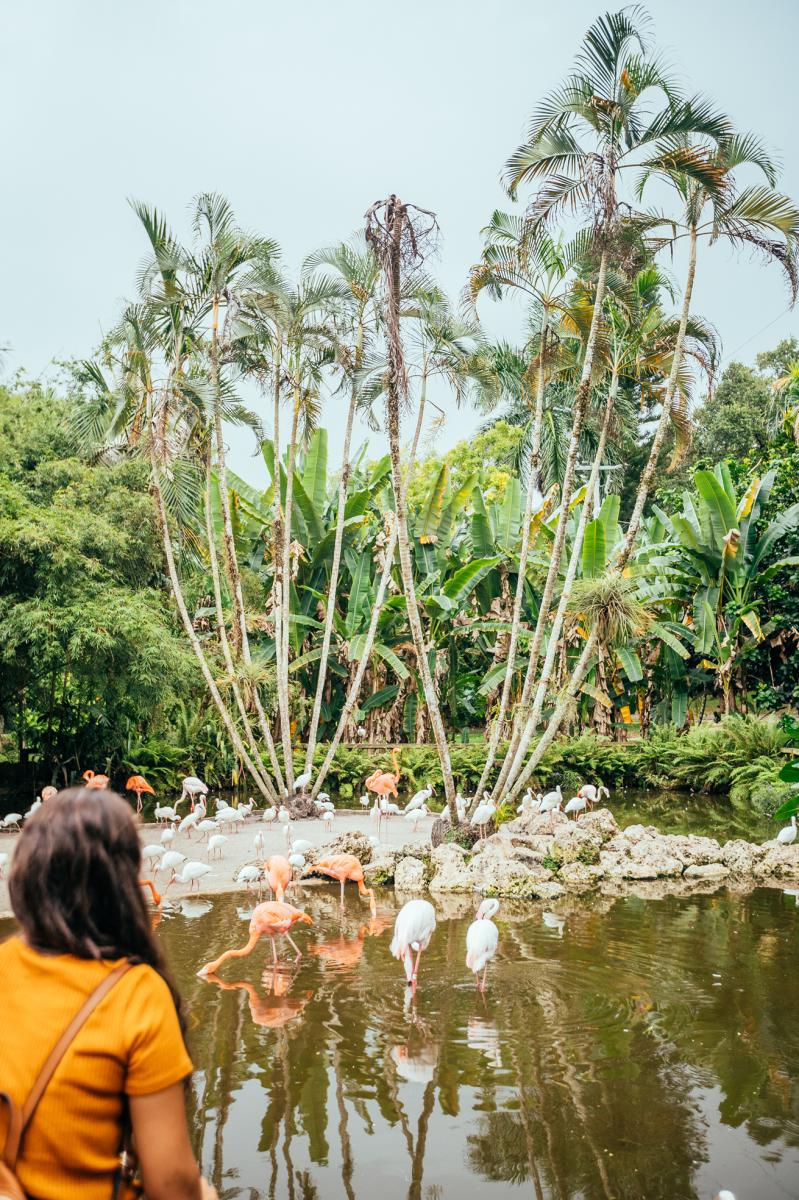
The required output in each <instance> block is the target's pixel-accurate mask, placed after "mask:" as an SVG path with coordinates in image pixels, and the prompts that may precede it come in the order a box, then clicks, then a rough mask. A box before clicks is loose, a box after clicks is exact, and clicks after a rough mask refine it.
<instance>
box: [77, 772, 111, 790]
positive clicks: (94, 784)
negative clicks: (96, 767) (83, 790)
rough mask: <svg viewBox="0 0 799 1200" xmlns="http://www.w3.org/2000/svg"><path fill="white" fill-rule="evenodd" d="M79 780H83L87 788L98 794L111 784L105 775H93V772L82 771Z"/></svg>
mask: <svg viewBox="0 0 799 1200" xmlns="http://www.w3.org/2000/svg"><path fill="white" fill-rule="evenodd" d="M81 778H82V779H83V780H85V782H86V787H87V788H92V789H93V790H95V791H98V792H100V791H105V789H106V788H107V787H108V785H109V783H110V782H111V780H110V779H109V778H108V776H107V775H95V773H94V771H84V772H83V775H82V776H81Z"/></svg>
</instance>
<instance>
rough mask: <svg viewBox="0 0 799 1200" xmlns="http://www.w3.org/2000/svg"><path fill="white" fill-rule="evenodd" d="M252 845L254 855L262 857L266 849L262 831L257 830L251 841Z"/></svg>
mask: <svg viewBox="0 0 799 1200" xmlns="http://www.w3.org/2000/svg"><path fill="white" fill-rule="evenodd" d="M252 845H253V849H254V850H255V853H256V854H260V855H263V853H264V850H265V849H266V838H265V837H264V833H263V830H261V829H259V830H258V832H257V833H256V835H255V837H254V838H253V839H252Z"/></svg>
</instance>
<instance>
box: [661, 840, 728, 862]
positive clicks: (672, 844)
mask: <svg viewBox="0 0 799 1200" xmlns="http://www.w3.org/2000/svg"><path fill="white" fill-rule="evenodd" d="M660 841H661V843H662V844H663V847H664V849H665V850H666V851H667V852H668V853H669V854H673V855H674V857H675V858H679V859H680V861H681V862H682V863H683V865H684V866H685V867H693V866H700V867H701V866H707V865H710V864H712V863H718V862H719V861H720V859H721V846H720V845H719V843H718V842H717V841H716V839H715V838H711V837H696V836H695V835H693V834H688V835H683V834H673V833H672V834H661V835H660Z"/></svg>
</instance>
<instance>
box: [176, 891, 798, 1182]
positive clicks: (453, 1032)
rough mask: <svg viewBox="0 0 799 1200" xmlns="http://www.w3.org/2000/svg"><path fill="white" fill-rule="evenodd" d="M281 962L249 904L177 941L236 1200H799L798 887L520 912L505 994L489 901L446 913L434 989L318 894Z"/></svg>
mask: <svg viewBox="0 0 799 1200" xmlns="http://www.w3.org/2000/svg"><path fill="white" fill-rule="evenodd" d="M302 906H303V907H305V908H306V909H307V910H308V911H309V912H311V914H312V915H313V917H314V919H315V925H314V927H313V928H312V929H305V928H304V927H303V928H302V930H301V932H300V933H298V934H297V940H298V942H299V943H300V944H301V946H302V948H303V949H304V951H305V954H304V957H303V959H302V960H301V962H300V963H299V964H298V965H297V966H294V965H293V964H292V965H291V966H290V967H289V966H286V967H284V968H283V969H281V970H280V971H279V972H277V973H273V971H272V970H271V968H269V969H267V970H264V968H265V967H266V963H267V953H268V946H267V945H266V944H263V945H262V947H259V948H258V950H256V952H255V953H254V954H253V955H252V956H251V957H250V958H247V959H242V960H238V961H236V960H233V961H229V962H228V963H227V964H225V966H224V967H223V968H222V969H221V972H220V973H221V975H222V976H223V977H224V979H225V987H224V989H223V988H222V987H220V986H218V985H216V984H214V983H213V982H209V981H205V980H202V979H198V978H197V977H196V976H195V974H194V972H195V971H196V969H197V967H198V966H199V965H200V964H201V963H202V962H203V961H205V960H206V959H207V958H208V957H209V955H211V954H213V955H215V954H217V953H218V952H219V951H221V950H222V949H224V948H226V947H227V946H229V945H232V944H236V943H239V942H243V941H245V940H246V923H245V921H244V919H243V918H244V917H245V916H246V915H247V914H246V912H245V910H244V909H243V908H242V907H241V900H240V899H239V898H238V897H229V896H225V897H220V898H217V899H214V900H210V899H208V900H205V899H201V900H194V901H186V902H184V906H183V911H182V912H178V913H176V914H174V915H170V914H166V915H165V916H164V917H163V919H162V920H161V922H160V924H159V927H158V932H159V935H160V936H161V937H162V938H163V941H164V943H165V946H166V949H167V951H168V954H169V957H170V960H171V961H172V964H173V966H174V969H175V971H176V973H177V975H178V978H179V982H180V985H181V988H182V990H183V993H184V996H185V998H186V1001H187V1006H188V1010H189V1024H190V1038H191V1049H192V1053H193V1057H194V1061H195V1064H196V1068H197V1075H196V1077H195V1082H194V1087H193V1093H192V1099H191V1107H192V1123H193V1127H194V1136H195V1144H196V1148H197V1151H198V1154H199V1155H200V1156H201V1158H202V1161H203V1163H204V1166H205V1169H206V1171H207V1173H208V1174H209V1176H210V1177H211V1178H212V1179H213V1181H214V1182H215V1183H216V1185H217V1187H218V1188H219V1189H220V1194H221V1195H224V1196H225V1197H234V1196H235V1197H237V1196H242V1197H246V1198H247V1200H254V1198H255V1197H263V1198H264V1200H266V1198H267V1197H270V1198H271V1197H277V1198H283V1197H285V1198H288V1200H311V1198H312V1197H320V1198H328V1197H337V1196H346V1197H348V1198H352V1197H372V1198H373V1197H375V1196H378V1197H380V1198H381V1200H393V1198H394V1197H410V1198H411V1200H414V1198H415V1200H438V1198H439V1197H453V1198H458V1200H468V1198H470V1197H478V1196H479V1197H486V1196H492V1197H509V1196H514V1197H517V1196H530V1197H535V1198H536V1200H541V1198H544V1197H545V1198H547V1200H550V1198H552V1200H567V1198H568V1200H578V1198H579V1200H594V1198H597V1200H606V1198H609V1197H618V1198H620V1200H644V1198H645V1200H660V1198H662V1200H667V1198H668V1200H681V1198H688V1197H699V1198H702V1200H704V1198H705V1197H707V1198H710V1197H713V1196H714V1195H715V1194H716V1191H717V1190H718V1189H719V1188H720V1187H725V1186H726V1187H732V1188H733V1189H734V1191H735V1194H736V1196H737V1198H738V1200H784V1198H785V1197H795V1196H799V1023H798V1022H797V1019H796V1017H797V1013H799V974H798V973H797V970H796V966H797V948H798V947H799V942H798V941H797V938H798V937H799V908H797V907H796V903H795V900H794V898H793V897H791V896H788V895H785V894H784V893H783V892H781V891H779V890H767V889H760V890H758V891H756V892H753V893H751V894H750V895H747V896H735V895H731V894H728V893H726V892H720V893H719V894H718V895H716V896H693V897H690V898H686V899H674V898H670V899H665V900H661V901H652V900H646V901H644V900H637V899H623V900H610V899H605V898H594V899H590V900H586V899H580V900H572V901H570V902H568V903H567V904H560V905H559V906H558V911H557V914H550V913H547V914H546V915H545V913H544V911H543V910H542V909H540V908H530V907H528V908H526V909H523V910H522V909H517V910H514V911H510V910H509V909H508V906H505V907H504V908H503V910H502V911H501V913H500V916H499V918H498V924H499V926H500V950H499V955H498V960H497V961H496V963H495V965H494V967H493V968H492V970H491V972H490V976H489V979H490V985H489V991H488V994H487V996H486V997H485V998H483V997H482V996H481V995H479V994H478V993H477V992H476V990H475V988H474V985H473V983H472V981H471V976H468V975H467V973H466V971H465V968H464V955H465V950H464V940H465V934H466V927H467V924H468V921H469V919H470V918H471V911H472V907H473V905H472V901H471V899H470V898H457V899H454V898H453V900H451V901H449V902H446V903H445V902H444V901H441V902H439V903H438V905H437V906H438V908H439V926H438V929H437V931H436V934H435V936H434V939H433V943H432V946H431V948H430V950H429V951H428V952H427V954H426V955H425V956H423V960H422V971H421V980H420V985H419V990H418V993H417V996H416V999H415V1000H413V999H412V998H411V996H410V995H409V992H408V990H407V989H406V988H405V987H404V986H403V979H402V974H401V971H400V969H399V965H398V964H397V963H396V962H395V961H394V959H392V958H391V957H390V955H389V951H388V943H389V940H390V936H391V933H390V930H391V924H392V921H393V914H394V909H395V899H394V896H393V895H392V894H391V893H387V894H385V895H382V896H381V897H380V902H379V907H378V919H377V921H376V922H374V923H370V922H369V921H368V912H367V913H366V916H365V915H364V914H365V911H366V910H365V908H364V906H362V905H361V903H360V902H359V901H358V900H357V897H356V896H354V895H352V896H348V898H347V906H346V909H345V911H344V912H343V913H342V912H341V911H340V910H339V908H338V904H337V898H336V892H334V890H333V889H330V888H327V887H323V888H308V889H307V890H306V892H305V895H304V897H303V899H302Z"/></svg>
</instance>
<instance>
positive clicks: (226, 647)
mask: <svg viewBox="0 0 799 1200" xmlns="http://www.w3.org/2000/svg"><path fill="white" fill-rule="evenodd" d="M206 469H207V475H206V487H205V534H206V539H207V541H208V559H209V563H210V566H211V579H212V581H213V589H214V607H215V609H216V625H217V631H218V633H219V644H220V645H221V647H222V656H223V658H224V660H225V666H226V667H227V671H228V675H229V676H230V688H231V691H232V693H233V698H234V700H235V701H236V707H237V708H238V710H239V716H240V717H241V723H242V727H243V729H244V734H245V737H246V739H247V744H248V746H249V747H250V751H251V753H252V757H253V759H254V760H255V763H256V765H257V767H258V770H259V772H260V775H261V780H262V782H263V785H264V787H265V789H266V792H267V793H268V795H269V796H270V798H271V799H272V800H276V799H277V793H276V792H275V789H274V787H273V786H272V781H271V779H270V778H269V772H268V771H267V769H266V766H265V764H264V761H263V759H262V757H261V752H260V750H259V749H258V745H257V743H256V741H255V735H254V734H253V730H252V725H251V723H250V718H249V714H248V713H247V708H246V705H245V703H244V698H243V697H242V694H241V689H240V688H239V685H238V682H237V679H236V667H235V664H234V662H233V654H232V652H231V649H230V641H229V639H228V635H227V626H226V624H225V614H224V611H223V608H222V582H221V578H220V574H219V557H218V555H217V552H216V537H215V534H214V526H213V520H212V517H211V464H210V462H209V463H208V464H207V468H206Z"/></svg>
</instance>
